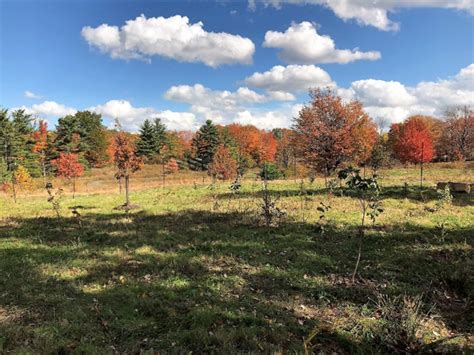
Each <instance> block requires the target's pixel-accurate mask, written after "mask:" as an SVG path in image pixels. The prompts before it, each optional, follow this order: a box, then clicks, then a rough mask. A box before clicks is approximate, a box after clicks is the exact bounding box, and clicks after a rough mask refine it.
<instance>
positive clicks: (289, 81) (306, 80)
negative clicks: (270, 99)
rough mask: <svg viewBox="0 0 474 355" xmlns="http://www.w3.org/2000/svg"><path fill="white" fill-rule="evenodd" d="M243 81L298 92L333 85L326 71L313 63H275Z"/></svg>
mask: <svg viewBox="0 0 474 355" xmlns="http://www.w3.org/2000/svg"><path fill="white" fill-rule="evenodd" d="M245 83H246V84H247V85H249V86H253V87H257V88H260V89H265V90H268V91H279V92H283V93H298V92H304V91H308V89H309V88H314V87H325V86H334V85H335V84H334V82H333V81H332V80H331V77H330V76H329V74H328V73H327V72H325V71H324V70H323V69H321V68H319V67H316V66H314V65H288V66H286V67H284V66H281V65H277V66H274V67H273V68H271V69H270V70H268V71H266V72H263V73H258V72H257V73H254V74H252V75H251V76H249V77H247V78H246V79H245Z"/></svg>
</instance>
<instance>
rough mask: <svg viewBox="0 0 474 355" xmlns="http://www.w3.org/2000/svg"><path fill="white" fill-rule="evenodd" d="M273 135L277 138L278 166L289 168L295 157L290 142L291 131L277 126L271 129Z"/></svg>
mask: <svg viewBox="0 0 474 355" xmlns="http://www.w3.org/2000/svg"><path fill="white" fill-rule="evenodd" d="M273 135H274V136H275V138H276V140H277V149H276V162H277V164H278V165H279V166H280V167H282V168H284V169H289V168H290V166H291V164H293V163H294V159H295V155H294V149H293V142H292V140H293V138H292V137H293V131H292V130H290V129H282V128H279V129H275V130H273Z"/></svg>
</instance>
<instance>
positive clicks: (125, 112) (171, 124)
mask: <svg viewBox="0 0 474 355" xmlns="http://www.w3.org/2000/svg"><path fill="white" fill-rule="evenodd" d="M88 110H90V111H94V112H97V113H100V114H101V115H103V116H105V117H108V118H110V119H112V120H114V119H118V120H119V121H120V123H121V125H122V126H123V127H124V129H126V130H129V131H132V132H136V131H138V129H139V127H140V125H141V124H142V123H143V121H144V120H145V119H153V118H156V117H160V118H161V119H162V120H163V123H164V124H165V125H166V127H167V128H168V129H170V130H189V129H191V130H192V129H196V127H197V123H196V117H195V115H194V114H192V113H190V112H173V111H169V110H165V111H159V110H156V109H155V108H152V107H134V106H133V105H132V104H131V103H130V102H129V101H127V100H110V101H108V102H106V103H105V104H103V105H98V106H94V107H90V108H88Z"/></svg>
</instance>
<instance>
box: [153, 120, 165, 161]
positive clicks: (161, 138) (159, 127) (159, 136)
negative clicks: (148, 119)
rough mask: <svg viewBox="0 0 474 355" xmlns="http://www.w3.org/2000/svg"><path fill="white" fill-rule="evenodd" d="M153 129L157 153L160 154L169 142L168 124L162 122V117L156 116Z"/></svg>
mask: <svg viewBox="0 0 474 355" xmlns="http://www.w3.org/2000/svg"><path fill="white" fill-rule="evenodd" d="M153 129H154V135H155V151H156V154H160V152H161V150H162V149H163V147H164V146H165V145H167V144H168V140H167V136H166V126H165V125H164V123H163V122H161V118H155V121H154V126H153Z"/></svg>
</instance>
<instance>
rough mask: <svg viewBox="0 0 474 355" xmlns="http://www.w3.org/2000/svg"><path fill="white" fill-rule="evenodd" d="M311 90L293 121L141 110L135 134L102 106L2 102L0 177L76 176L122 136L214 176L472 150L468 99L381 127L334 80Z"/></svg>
mask: <svg viewBox="0 0 474 355" xmlns="http://www.w3.org/2000/svg"><path fill="white" fill-rule="evenodd" d="M309 94H310V101H309V103H308V104H306V105H305V106H304V107H303V108H302V109H301V111H300V113H299V115H298V116H297V117H295V118H294V119H293V126H292V128H291V129H284V128H281V129H274V130H272V131H267V130H262V129H258V128H257V127H255V126H252V125H241V124H237V123H233V124H229V125H225V126H224V125H217V124H214V123H213V122H212V121H211V120H207V121H206V122H205V123H204V124H203V125H202V126H201V127H200V128H199V130H198V131H196V132H190V131H170V130H167V128H166V126H165V125H164V124H163V122H162V120H161V119H160V118H153V119H150V118H147V119H145V120H144V122H143V124H142V125H141V127H140V130H139V132H138V133H137V134H132V133H126V132H122V131H121V130H120V129H106V128H105V127H104V125H103V122H102V117H101V115H100V114H97V113H94V112H90V111H79V112H77V113H75V114H74V115H67V116H64V117H61V118H59V119H58V123H57V125H56V127H55V129H54V130H51V129H48V126H47V123H46V121H44V120H40V119H37V118H36V117H34V116H32V115H30V114H28V113H27V112H26V111H25V110H22V109H18V110H14V111H9V110H7V109H2V110H0V156H1V158H0V183H1V184H2V186H3V189H13V190H14V189H15V185H18V184H19V183H20V182H22V181H28V178H29V177H31V176H32V177H41V176H43V178H44V179H45V181H46V179H47V177H48V176H51V175H57V176H63V177H66V178H68V179H71V180H73V181H75V179H76V178H77V177H79V176H80V175H82V173H83V171H84V169H90V168H98V167H103V166H106V165H112V164H114V165H115V166H116V167H117V166H118V165H117V164H118V163H119V162H118V160H117V159H118V158H117V150H118V149H120V147H122V148H123V145H126V146H127V149H125V150H126V151H127V153H126V154H125V156H126V157H129V158H128V159H132V158H133V157H135V156H136V157H137V159H139V160H140V163H146V164H162V166H163V176H164V175H165V174H168V173H173V172H175V171H177V170H179V169H192V170H202V171H208V172H209V175H211V176H213V177H214V178H217V179H231V178H235V177H237V176H241V175H242V174H244V173H245V171H246V170H248V169H251V168H255V167H260V168H262V167H265V171H267V172H268V171H273V172H274V173H275V174H276V175H277V176H282V175H284V174H288V173H291V171H292V170H293V169H296V168H297V166H299V165H304V166H306V167H308V168H309V170H310V172H311V173H314V174H316V173H318V174H323V175H324V176H329V175H331V174H332V173H333V172H334V171H335V170H336V169H338V168H341V167H344V166H348V165H357V166H363V167H371V168H372V169H374V170H377V169H379V168H382V167H386V166H389V165H391V164H394V163H396V162H397V161H398V162H401V163H415V164H417V163H424V162H429V161H433V160H434V161H455V160H472V159H474V114H473V109H472V108H471V107H453V108H451V109H449V110H447V111H446V113H445V116H444V117H443V118H442V119H439V118H435V117H430V116H422V115H416V116H412V117H409V118H408V119H407V120H405V121H404V122H403V123H396V124H392V125H391V126H390V129H389V130H388V132H384V131H382V130H381V129H380V127H377V125H376V124H375V122H374V121H373V120H372V119H371V118H370V117H369V115H368V114H367V113H366V112H365V111H364V108H363V105H362V104H361V103H360V102H359V101H356V100H354V101H350V102H345V101H344V100H342V98H341V97H339V96H337V94H336V93H335V92H334V91H332V90H331V89H316V90H311V91H310V93H309ZM122 153H123V152H122ZM122 158H123V157H122ZM123 159H124V158H123ZM123 159H122V160H123ZM119 160H120V159H119ZM119 170H120V169H119ZM132 170H134V169H132ZM119 175H121V176H122V177H124V178H125V176H126V175H127V174H125V175H124V174H120V173H118V175H117V177H118V178H120V176H119ZM125 179H126V180H127V179H128V178H125Z"/></svg>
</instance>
